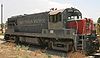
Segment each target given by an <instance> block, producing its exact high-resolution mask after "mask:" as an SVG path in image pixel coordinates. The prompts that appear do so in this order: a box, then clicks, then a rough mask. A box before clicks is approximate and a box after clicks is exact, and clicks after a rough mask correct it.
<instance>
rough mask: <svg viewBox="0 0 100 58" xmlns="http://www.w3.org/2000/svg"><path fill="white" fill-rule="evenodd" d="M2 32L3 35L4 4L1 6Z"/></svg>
mask: <svg viewBox="0 0 100 58" xmlns="http://www.w3.org/2000/svg"><path fill="white" fill-rule="evenodd" d="M1 31H2V33H3V4H1Z"/></svg>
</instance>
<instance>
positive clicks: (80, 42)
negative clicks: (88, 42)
mask: <svg viewBox="0 0 100 58" xmlns="http://www.w3.org/2000/svg"><path fill="white" fill-rule="evenodd" d="M74 43H75V51H79V50H82V51H83V49H84V38H83V36H82V37H81V38H79V37H76V38H75V42H74Z"/></svg>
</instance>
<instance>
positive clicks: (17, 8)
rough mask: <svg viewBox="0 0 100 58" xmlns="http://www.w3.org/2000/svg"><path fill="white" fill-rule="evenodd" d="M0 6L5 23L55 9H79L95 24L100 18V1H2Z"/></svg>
mask: <svg viewBox="0 0 100 58" xmlns="http://www.w3.org/2000/svg"><path fill="white" fill-rule="evenodd" d="M0 4H3V5H4V22H5V21H6V20H7V18H9V17H11V16H16V15H23V14H33V13H38V12H42V11H49V9H50V8H53V7H54V8H58V9H62V8H68V7H75V8H78V9H79V10H80V11H81V12H82V14H83V18H85V17H88V18H93V20H94V22H96V21H97V18H98V17H100V0H0ZM0 13H1V12H0ZM0 18H1V15H0Z"/></svg>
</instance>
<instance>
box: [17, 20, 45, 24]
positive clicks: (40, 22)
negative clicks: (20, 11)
mask: <svg viewBox="0 0 100 58" xmlns="http://www.w3.org/2000/svg"><path fill="white" fill-rule="evenodd" d="M43 23H45V19H28V20H20V21H19V25H31V24H43Z"/></svg>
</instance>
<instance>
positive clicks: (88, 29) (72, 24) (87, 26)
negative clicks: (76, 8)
mask: <svg viewBox="0 0 100 58" xmlns="http://www.w3.org/2000/svg"><path fill="white" fill-rule="evenodd" d="M66 26H67V28H74V29H76V31H77V34H83V35H84V34H86V35H89V34H91V33H92V31H93V30H94V25H93V20H92V19H88V18H85V19H80V20H69V21H68V22H67V24H66Z"/></svg>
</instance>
